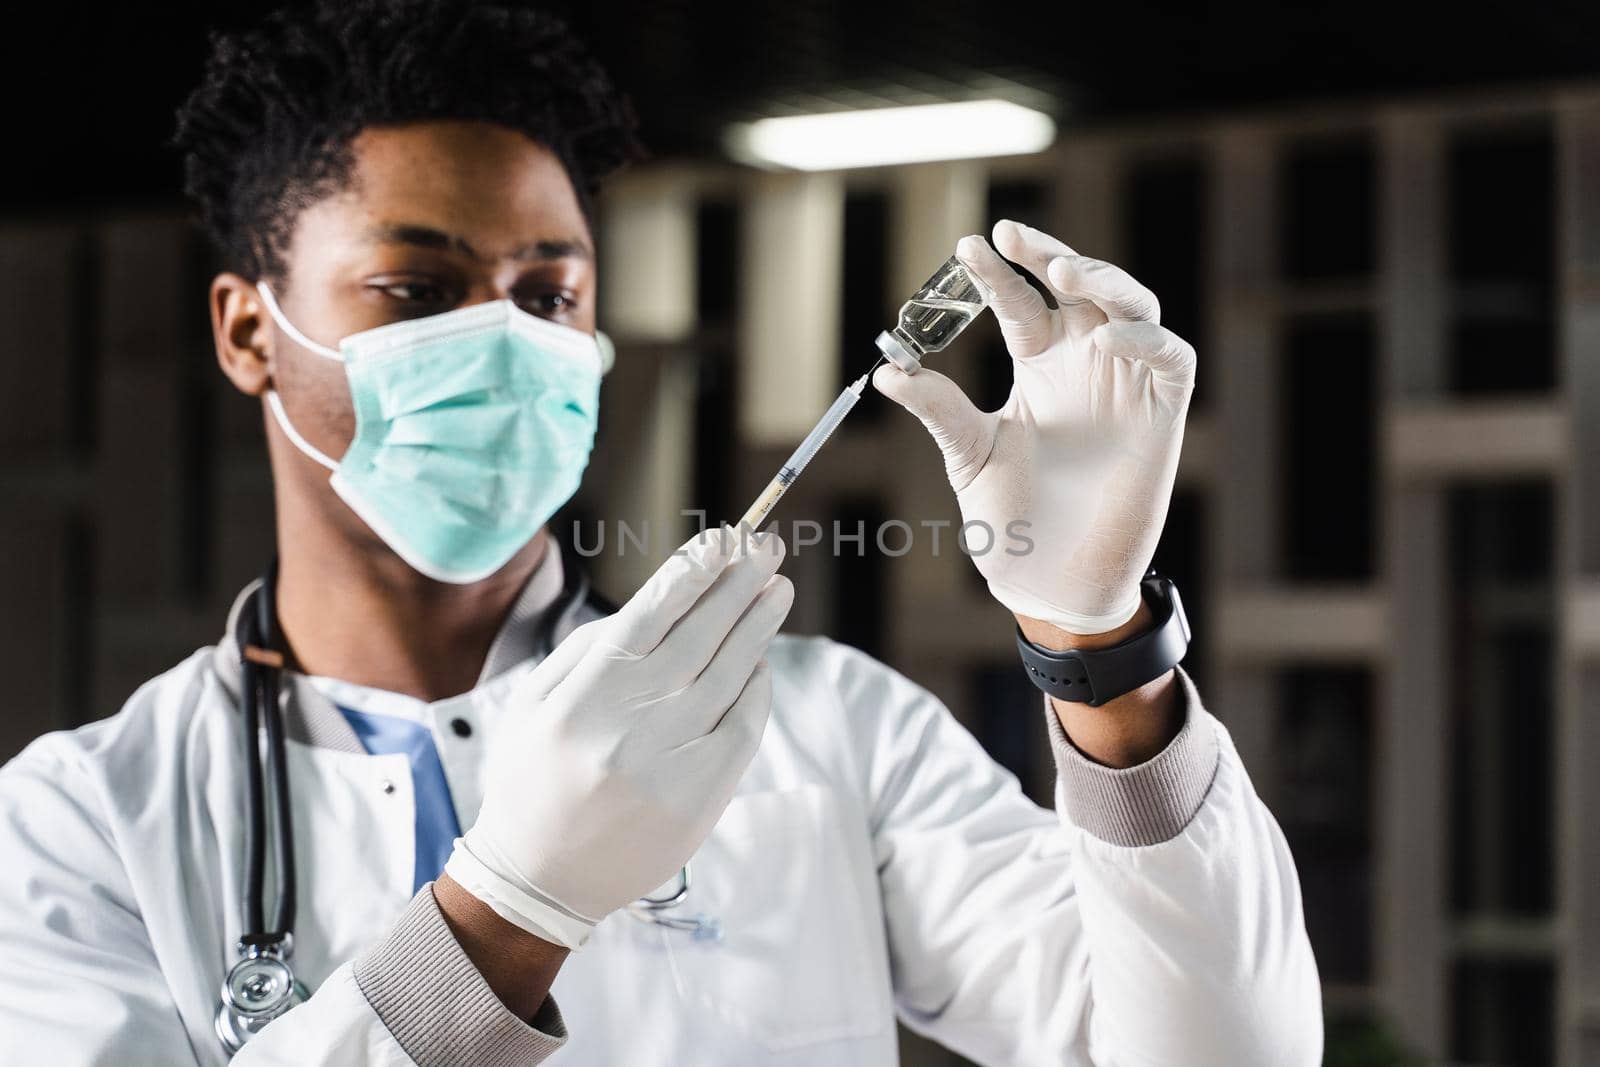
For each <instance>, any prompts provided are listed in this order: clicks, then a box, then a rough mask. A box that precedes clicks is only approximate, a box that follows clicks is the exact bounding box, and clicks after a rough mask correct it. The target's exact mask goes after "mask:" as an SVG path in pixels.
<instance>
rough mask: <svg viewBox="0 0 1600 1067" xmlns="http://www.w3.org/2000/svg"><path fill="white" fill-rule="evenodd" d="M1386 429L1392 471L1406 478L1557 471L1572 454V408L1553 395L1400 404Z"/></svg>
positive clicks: (1411, 479) (1399, 476) (1405, 479)
mask: <svg viewBox="0 0 1600 1067" xmlns="http://www.w3.org/2000/svg"><path fill="white" fill-rule="evenodd" d="M1386 431H1387V432H1386V438H1387V439H1386V441H1385V444H1386V447H1387V451H1388V460H1389V471H1390V474H1391V476H1392V477H1395V478H1398V479H1400V480H1403V481H1415V480H1423V479H1443V478H1447V477H1451V478H1467V479H1475V480H1480V481H1481V480H1484V479H1487V478H1494V477H1500V476H1503V475H1516V474H1553V473H1555V472H1556V471H1557V470H1558V469H1559V468H1560V466H1561V464H1562V463H1563V462H1564V461H1565V460H1566V458H1567V454H1568V445H1567V441H1568V418H1567V414H1566V412H1565V411H1564V410H1563V409H1562V408H1561V407H1559V406H1558V405H1557V404H1555V403H1552V402H1550V401H1527V400H1505V401H1484V402H1475V403H1460V404H1450V405H1443V404H1441V405H1438V406H1434V407H1410V408H1401V409H1399V410H1397V411H1394V412H1393V413H1392V414H1391V415H1390V416H1389V420H1388V425H1387V428H1386Z"/></svg>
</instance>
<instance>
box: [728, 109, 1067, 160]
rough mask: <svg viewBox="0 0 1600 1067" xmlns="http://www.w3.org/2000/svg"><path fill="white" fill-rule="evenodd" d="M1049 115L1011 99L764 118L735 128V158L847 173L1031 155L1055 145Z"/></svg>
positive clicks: (731, 143) (731, 146)
mask: <svg viewBox="0 0 1600 1067" xmlns="http://www.w3.org/2000/svg"><path fill="white" fill-rule="evenodd" d="M1055 135H1056V124H1055V122H1054V120H1052V119H1051V118H1050V116H1049V115H1046V114H1045V113H1044V112H1042V111H1035V110H1033V109H1032V108H1026V107H1023V106H1022V105H1021V104H1013V103H1011V102H1010V101H1009V100H968V101H965V102H962V103H953V104H920V105H916V106H912V107H882V108H872V109H870V110H865V111H833V112H826V113H823V114H816V115H792V116H785V117H783V118H770V119H760V120H758V121H756V122H749V123H740V124H738V125H736V126H732V127H730V128H729V130H728V132H727V134H726V136H725V138H724V143H725V145H726V147H727V149H728V152H729V154H730V155H732V156H733V157H734V158H735V159H737V160H739V161H741V162H744V163H750V164H753V165H755V166H758V167H768V168H789V169H793V170H843V169H845V168H848V167H880V166H889V165H892V164H896V163H927V162H931V161H934V160H941V159H975V158H980V157H985V156H1012V155H1024V154H1027V153H1030V152H1039V151H1042V150H1043V149H1045V148H1048V147H1049V146H1050V143H1051V142H1052V141H1053V140H1055Z"/></svg>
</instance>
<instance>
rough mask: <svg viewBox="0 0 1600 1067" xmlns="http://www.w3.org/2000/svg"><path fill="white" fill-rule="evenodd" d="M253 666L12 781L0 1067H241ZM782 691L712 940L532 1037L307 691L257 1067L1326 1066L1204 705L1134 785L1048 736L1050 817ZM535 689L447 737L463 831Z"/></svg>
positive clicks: (868, 686) (904, 715)
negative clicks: (230, 1010) (292, 1000)
mask: <svg viewBox="0 0 1600 1067" xmlns="http://www.w3.org/2000/svg"><path fill="white" fill-rule="evenodd" d="M530 584H532V583H530ZM237 610H238V609H237V606H236V608H235V611H236V612H237ZM525 616H526V613H522V614H521V615H519V614H518V613H515V612H514V613H513V617H512V619H511V621H510V622H508V624H507V626H508V629H510V628H515V627H518V626H526V625H528V619H527V618H526V617H525ZM227 632H228V633H230V634H231V633H232V632H233V627H232V625H231V624H230V626H229V628H228V631H227ZM502 636H503V637H504V636H505V635H504V634H503V635H502ZM236 657H237V650H236V647H235V646H234V644H233V642H232V640H231V638H225V639H224V640H223V641H222V642H221V643H220V644H219V645H218V646H217V647H216V648H207V649H203V650H200V651H198V652H196V653H195V654H194V655H192V656H191V657H189V658H188V659H187V660H185V661H184V662H183V663H181V664H179V665H178V666H176V667H174V668H173V669H172V670H170V671H168V672H167V673H165V674H163V675H161V676H160V677H158V678H156V679H154V680H152V681H151V682H149V683H147V684H146V685H145V686H143V687H142V688H141V689H139V691H138V692H137V693H135V694H134V695H133V697H132V698H131V699H130V700H129V701H128V703H127V705H126V706H125V707H124V708H123V709H122V710H121V712H120V713H118V714H116V715H114V716H112V717H111V718H109V719H105V720H102V721H99V722H95V723H92V724H90V725H88V726H84V727H82V728H80V729H78V730H75V731H71V732H58V733H53V734H49V735H46V736H44V737H42V738H40V739H38V740H37V741H35V742H34V743H33V744H32V745H30V746H29V747H28V748H27V749H26V750H25V751H24V752H23V753H22V754H21V755H19V756H17V757H16V758H15V759H14V760H12V761H11V762H10V763H8V764H7V765H6V766H5V767H4V768H3V769H0V1063H4V1064H45V1065H50V1067H67V1065H78V1064H117V1065H121V1067H129V1065H136V1064H163V1065H173V1064H187V1063H198V1064H220V1063H223V1062H225V1061H226V1059H227V1057H226V1056H225V1054H224V1053H223V1050H222V1048H221V1047H220V1045H219V1043H218V1040H217V1037H216V1035H215V1033H214V1031H213V1029H212V1020H213V1015H214V1012H215V1010H216V1006H217V1002H218V994H219V988H220V985H221V982H222V978H223V975H224V974H225V973H226V972H227V970H228V968H229V966H230V965H231V964H232V963H233V962H234V960H235V958H236V956H235V942H236V939H237V938H238V936H239V934H240V925H239V914H238V911H239V908H238V901H239V898H240V880H241V867H242V860H241V857H242V855H243V830H244V827H243V822H244V810H243V799H242V791H241V783H242V781H243V776H242V770H241V767H242V764H243V759H244V753H243V746H242V743H241V739H240V736H239V728H238V711H237V684H238V681H237V679H238V670H237V666H236ZM769 658H770V661H771V663H772V666H773V713H772V718H771V722H770V724H769V725H768V728H767V731H766V735H765V737H764V740H763V742H762V744H761V747H760V750H759V752H758V753H757V755H756V757H755V760H754V762H753V763H752V764H751V766H750V768H749V771H748V773H747V774H746V775H745V776H744V779H743V781H742V783H741V785H740V786H739V789H738V792H737V794H736V795H735V797H734V798H733V801H732V803H731V804H730V805H729V806H728V809H727V811H726V813H725V814H724V815H723V816H722V818H721V820H720V821H719V822H718V823H717V825H716V828H715V829H714V830H713V832H712V833H711V835H710V837H709V838H708V839H707V840H706V842H705V843H704V844H703V845H702V846H701V848H700V849H699V851H698V852H697V853H696V854H695V856H694V858H693V867H694V887H693V891H692V893H691V896H690V898H689V901H688V902H687V903H686V904H685V905H683V906H682V907H683V908H684V910H686V911H687V912H690V913H693V912H701V913H704V914H707V915H710V916H713V917H715V918H716V919H718V920H719V921H720V922H721V924H722V928H723V931H724V936H723V939H722V940H721V941H720V942H710V941H703V940H701V941H697V940H694V939H693V938H692V937H690V936H689V935H688V934H685V933H683V932H680V931H673V930H666V929H663V928H661V927H659V926H655V925H650V924H646V923H642V922H640V921H638V920H636V919H634V918H631V917H630V916H628V915H627V914H624V913H618V914H614V915H612V916H610V917H609V918H607V919H606V920H605V921H604V922H602V923H601V924H600V925H599V927H598V928H597V930H596V931H595V933H594V936H593V938H592V940H591V941H590V942H589V943H588V944H587V945H586V946H585V947H584V948H583V949H581V950H579V951H577V952H575V953H573V954H572V956H571V957H570V958H569V959H568V961H567V962H566V964H565V966H564V967H563V968H562V970H561V972H560V974H559V976H558V978H557V980H556V983H555V986H554V989H553V993H552V1000H551V1001H550V1002H547V1004H546V1008H545V1010H543V1011H541V1013H540V1015H539V1017H538V1018H536V1019H535V1020H533V1023H534V1025H529V1024H528V1023H527V1022H525V1021H524V1020H521V1019H517V1018H515V1017H513V1016H511V1014H510V1013H509V1012H508V1011H506V1010H505V1009H504V1007H503V1006H502V1005H501V1004H500V1002H499V1001H498V1000H497V999H496V998H494V996H493V994H492V993H491V992H490V991H489V989H488V986H487V985H486V984H485V983H484V982H483V981H482V978H481V976H479V975H478V973H477V972H476V970H475V969H474V968H472V966H471V963H470V961H468V960H467V958H466V956H465V954H464V953H462V952H461V950H460V948H459V946H458V945H456V943H455V942H454V939H453V938H452V937H451V936H450V934H449V931H448V927H446V926H445V925H444V923H443V921H442V919H441V917H440V915H439V913H438V910H437V908H436V906H435V905H434V904H433V901H432V896H431V892H430V889H429V888H427V887H425V888H423V889H422V890H421V891H420V892H419V893H417V894H416V895H415V897H414V898H413V893H412V879H413V847H414V838H413V808H412V803H413V801H412V786H411V777H410V773H409V768H408V764H407V762H406V757H405V756H404V755H368V754H366V753H365V752H364V751H362V750H361V749H360V746H359V744H356V743H354V742H353V741H352V740H351V738H350V737H349V736H341V735H340V734H339V724H341V723H342V720H341V719H340V718H339V716H338V713H337V711H336V710H335V709H333V708H332V707H331V705H328V704H327V701H326V699H325V698H321V697H320V695H319V694H318V693H317V692H315V689H314V687H313V686H312V685H310V684H309V683H307V681H306V679H304V678H302V677H299V676H296V675H293V674H289V675H286V681H285V686H284V689H285V693H284V706H285V709H286V715H287V716H288V719H289V723H290V736H291V739H290V741H289V745H288V763H289V778H290V782H291V792H292V796H293V814H294V832H295V846H296V856H297V861H298V866H297V874H298V879H297V884H298V890H299V901H300V903H299V917H298V922H297V924H296V929H295V937H296V940H295V952H294V957H293V960H292V962H293V965H294V967H295V970H296V972H297V974H298V976H299V977H300V978H301V980H303V981H304V982H305V983H306V984H307V985H308V986H309V987H310V988H311V989H312V990H313V992H314V994H315V995H314V996H313V997H312V999H311V1000H310V1001H308V1002H307V1003H305V1004H303V1005H301V1006H299V1007H297V1008H295V1009H293V1010H292V1011H290V1012H289V1013H288V1014H286V1015H285V1016H284V1017H282V1018H281V1019H279V1020H277V1021H276V1022H274V1023H273V1024H272V1025H271V1026H269V1027H268V1028H267V1029H266V1030H265V1031H264V1032H263V1033H262V1034H260V1035H258V1036H257V1037H256V1038H254V1039H253V1040H252V1041H251V1042H250V1044H249V1045H248V1046H247V1047H246V1049H245V1051H244V1052H243V1053H241V1054H240V1055H239V1056H238V1057H236V1062H237V1063H238V1064H240V1065H244V1067H249V1065H261V1064H322V1063H349V1064H371V1065H379V1064H382V1065H390V1064H411V1063H418V1064H422V1065H424V1067H428V1065H431V1064H434V1063H451V1064H456V1063H474V1062H476V1063H493V1064H512V1063H532V1062H539V1061H540V1060H542V1059H544V1060H547V1062H550V1063H552V1064H629V1065H639V1064H674V1065H684V1064H735V1065H739V1067H761V1065H794V1064H827V1065H830V1067H852V1065H863V1067H865V1065H883V1064H892V1063H894V1062H896V1057H897V1052H896V1038H895V1019H896V1016H897V1015H898V1017H899V1018H900V1019H902V1020H904V1022H905V1023H906V1024H907V1025H908V1026H910V1027H911V1028H912V1029H914V1030H917V1031H920V1032H922V1033H924V1034H927V1035H929V1036H931V1037H932V1038H934V1039H936V1040H938V1041H941V1042H943V1043H944V1044H946V1045H947V1046H949V1047H951V1048H953V1049H956V1050H958V1051H960V1052H962V1053H963V1054H965V1055H966V1056H968V1057H970V1058H972V1059H974V1060H976V1061H978V1062H980V1063H987V1064H1084V1065H1087V1064H1095V1065H1100V1067H1111V1065H1157V1064H1173V1065H1179V1064H1181V1065H1183V1067H1207V1065H1217V1067H1252V1065H1260V1067H1298V1065H1312V1064H1316V1063H1318V1062H1320V1058H1321V1048H1322V1022H1321V1006H1320V996H1319V987H1318V981H1317V974H1316V967H1315V963H1314V962H1313V959H1312V955H1311V951H1310V948H1309V945H1308V943H1307V939H1306V934H1305V929H1304V922H1303V918H1302V913H1301V899H1300V891H1299V885H1298V882H1297V879H1296V875H1295V869H1294V864H1293V861H1292V860H1291V858H1290V855H1289V852H1288V850H1287V848H1286V846H1285V844H1284V840H1283V837H1282V835H1281V833H1280V831H1279V829H1278V827H1277V825H1276V823H1275V822H1274V821H1273V819H1272V816H1271V815H1270V814H1269V813H1268V812H1267V810H1266V809H1265V808H1264V807H1263V806H1262V804H1261V802H1260V801H1259V800H1258V799H1257V797H1256V795H1255V793H1254V791H1253V790H1252V788H1251V785H1250V780H1249V778H1248V776H1247V775H1246V773H1245V769H1244V767H1243V766H1241V764H1240V762H1239V759H1238V756H1237V754H1236V752H1235V750H1234V747H1233V745H1232V743H1231V741H1230V740H1229V737H1228V733H1227V731H1226V730H1225V729H1224V728H1223V727H1222V726H1221V724H1220V723H1218V722H1217V721H1216V720H1215V719H1213V718H1212V717H1211V716H1210V715H1209V714H1208V713H1207V712H1206V711H1205V710H1204V709H1203V708H1202V707H1201V705H1200V702H1199V699H1198V696H1197V695H1196V694H1195V692H1194V690H1193V687H1192V685H1190V683H1189V682H1188V679H1187V678H1184V679H1183V685H1184V689H1185V693H1186V695H1187V700H1188V706H1187V722H1186V724H1185V728H1184V732H1183V733H1182V734H1181V735H1180V737H1179V739H1178V740H1177V741H1175V742H1174V743H1173V745H1172V746H1171V747H1170V748H1169V749H1168V750H1167V751H1166V752H1164V753H1163V754H1162V756H1160V757H1157V759H1156V760H1153V761H1152V762H1151V764H1147V765H1142V766H1141V767H1140V768H1134V769H1131V770H1128V771H1111V770H1108V769H1106V768H1102V767H1099V766H1097V765H1093V764H1091V763H1089V762H1088V761H1087V760H1084V759H1083V758H1082V757H1081V756H1080V755H1078V754H1077V753H1076V752H1075V751H1073V750H1072V749H1071V746H1070V745H1069V744H1067V743H1066V741H1065V739H1064V737H1063V736H1062V735H1061V731H1060V727H1059V725H1058V724H1057V723H1055V722H1054V716H1053V715H1049V713H1048V712H1047V716H1048V717H1049V719H1050V721H1051V728H1052V734H1053V739H1054V743H1055V748H1056V755H1057V760H1058V763H1059V764H1060V766H1061V768H1062V777H1061V778H1060V780H1059V785H1058V788H1057V807H1058V809H1059V810H1060V814H1059V815H1058V814H1057V813H1056V812H1052V811H1049V810H1045V809H1041V808H1039V807H1037V806H1036V805H1034V804H1033V803H1031V802H1030V801H1029V800H1028V799H1026V798H1025V797H1024V795H1023V794H1022V792H1021V791H1020V789H1019V787H1018V784H1017V782H1016V780H1015V779H1014V778H1013V777H1012V776H1011V775H1010V774H1008V773H1007V772H1006V771H1004V770H1003V769H1001V768H1000V767H999V766H997V765H996V764H995V763H994V762H993V761H992V760H991V759H990V758H989V756H988V755H987V754H986V753H985V752H984V751H983V749H982V748H981V747H980V746H979V745H978V743H977V742H976V741H975V740H974V739H973V738H972V736H971V735H970V734H969V733H968V732H967V731H966V730H965V729H963V728H962V727H961V726H960V725H959V724H958V723H957V722H956V720H955V719H954V718H953V717H952V716H951V715H950V713H949V712H948V710H947V709H945V708H944V707H943V706H942V705H941V704H940V703H939V701H938V700H936V699H935V698H934V697H933V696H932V695H931V694H929V693H928V692H926V691H925V690H923V689H921V688H919V687H918V686H916V685H914V684H913V683H911V682H910V681H908V680H906V679H905V678H903V677H901V676H900V675H898V674H896V673H895V672H893V671H892V670H890V669H888V668H887V667H885V666H883V665H881V664H879V663H877V662H875V661H873V660H872V659H870V658H868V657H867V656H865V655H863V654H861V653H859V652H857V651H854V650H852V649H849V648H847V647H844V646H841V645H839V644H836V643H833V642H831V641H828V640H825V639H820V638H795V637H787V636H782V637H779V638H778V639H777V640H776V641H775V642H774V644H773V646H772V649H771V653H770V656H769ZM515 674H516V670H515V669H511V670H505V671H502V672H501V673H500V674H498V675H497V676H496V677H494V678H491V679H488V680H486V681H484V682H482V683H480V685H479V686H478V687H477V688H475V689H474V690H473V691H471V692H469V693H466V694H464V695H462V696H459V697H455V698H453V699H450V700H444V701H439V702H437V703H436V704H433V705H431V706H430V708H429V711H430V713H431V716H432V724H433V732H434V737H435V741H436V744H437V745H438V749H439V754H440V757H441V761H442V763H443V766H444V770H445V775H446V778H447V780H448V783H449V787H450V792H451V795H452V797H453V799H454V802H455V805H456V808H457V811H458V814H459V817H460V821H461V824H462V825H470V823H471V821H472V820H473V818H474V817H475V815H476V812H477V810H478V807H479V804H480V803H481V801H482V769H483V763H484V759H485V756H486V754H487V751H488V749H489V746H490V745H492V744H493V743H494V738H495V736H496V731H497V726H498V725H499V724H500V722H501V721H502V719H503V718H504V717H506V716H511V715H517V714H528V713H530V712H531V710H532V709H526V708H516V707H507V706H506V705H505V703H504V697H505V693H506V691H507V689H508V688H509V686H508V682H509V681H511V680H513V678H514V675H515ZM1017 714H1019V715H1022V714H1039V711H1038V708H1037V707H1036V706H1034V705H1032V704H1030V705H1029V706H1027V707H1022V708H1018V709H1017ZM457 718H461V719H465V720H466V721H467V722H468V723H469V724H470V726H471V727H472V732H471V736H469V737H465V738H463V737H460V736H457V734H456V732H455V731H454V730H452V729H451V723H452V721H453V720H455V719H457ZM269 852H270V850H269ZM270 874H271V872H270V870H269V878H268V883H267V884H268V885H269V886H270V885H272V880H271V876H270ZM269 903H270V902H269Z"/></svg>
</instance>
